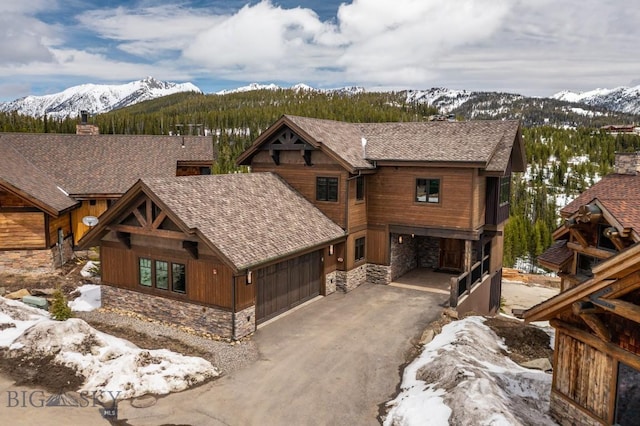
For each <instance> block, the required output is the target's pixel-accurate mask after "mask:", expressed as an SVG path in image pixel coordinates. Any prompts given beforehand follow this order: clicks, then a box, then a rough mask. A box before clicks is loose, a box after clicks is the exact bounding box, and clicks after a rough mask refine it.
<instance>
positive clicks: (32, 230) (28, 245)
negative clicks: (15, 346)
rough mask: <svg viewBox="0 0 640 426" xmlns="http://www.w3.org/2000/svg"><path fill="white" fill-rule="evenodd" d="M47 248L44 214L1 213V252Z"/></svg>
mask: <svg viewBox="0 0 640 426" xmlns="http://www.w3.org/2000/svg"><path fill="white" fill-rule="evenodd" d="M37 248H47V247H46V232H45V214H44V213H43V212H14V213H10V212H5V213H0V250H7V249H37Z"/></svg>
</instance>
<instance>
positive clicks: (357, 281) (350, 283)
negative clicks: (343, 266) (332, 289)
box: [336, 263, 367, 293]
mask: <svg viewBox="0 0 640 426" xmlns="http://www.w3.org/2000/svg"><path fill="white" fill-rule="evenodd" d="M366 281H367V264H366V263H365V264H363V265H360V266H358V267H357V268H353V269H352V270H350V271H348V272H347V271H336V287H337V288H339V289H340V290H342V291H343V292H345V293H347V292H349V291H351V290H353V289H354V288H356V287H358V286H360V285H361V284H364V283H365V282H366Z"/></svg>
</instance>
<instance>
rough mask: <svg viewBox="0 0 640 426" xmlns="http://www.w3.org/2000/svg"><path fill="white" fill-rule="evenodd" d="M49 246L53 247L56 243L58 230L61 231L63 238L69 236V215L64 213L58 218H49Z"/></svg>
mask: <svg viewBox="0 0 640 426" xmlns="http://www.w3.org/2000/svg"><path fill="white" fill-rule="evenodd" d="M48 222H49V246H50V247H53V246H55V245H56V243H57V242H58V228H60V229H62V232H63V233H64V237H65V238H67V237H68V236H69V234H71V213H65V214H63V215H61V216H58V217H52V216H49V218H48Z"/></svg>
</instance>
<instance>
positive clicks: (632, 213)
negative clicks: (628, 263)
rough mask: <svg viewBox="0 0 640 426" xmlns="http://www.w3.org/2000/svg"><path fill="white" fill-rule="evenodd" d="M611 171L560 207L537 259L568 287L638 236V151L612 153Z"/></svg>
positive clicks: (563, 288)
mask: <svg viewBox="0 0 640 426" xmlns="http://www.w3.org/2000/svg"><path fill="white" fill-rule="evenodd" d="M615 163H616V165H615V173H613V174H610V175H607V176H605V177H603V178H602V179H601V180H600V181H599V182H597V183H596V184H595V185H593V186H592V187H591V188H589V189H587V190H586V191H584V192H583V193H582V194H580V196H578V197H577V198H576V199H575V200H573V201H572V202H571V203H569V204H568V205H567V206H566V207H564V208H563V209H562V210H560V216H561V218H562V220H563V224H562V225H561V226H560V227H559V228H558V229H557V230H556V231H555V232H554V234H553V237H554V240H555V242H554V244H553V245H552V246H551V247H550V248H549V249H548V250H547V251H545V252H544V253H543V254H542V255H541V256H539V257H538V263H539V264H540V265H542V266H544V267H545V268H547V269H550V270H552V271H555V272H557V273H558V275H559V276H560V278H561V289H562V290H567V289H569V288H571V287H574V286H576V285H577V284H580V283H582V282H584V281H586V280H587V279H589V278H591V276H592V271H591V270H592V268H593V267H594V266H595V265H597V264H598V263H600V262H602V261H604V260H606V259H608V258H610V257H612V256H615V255H616V254H617V253H619V252H620V251H622V250H624V249H625V248H627V247H629V246H630V245H633V244H635V243H637V242H639V241H640V155H638V154H636V153H616V160H615Z"/></svg>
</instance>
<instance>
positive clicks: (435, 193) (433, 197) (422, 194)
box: [416, 179, 440, 204]
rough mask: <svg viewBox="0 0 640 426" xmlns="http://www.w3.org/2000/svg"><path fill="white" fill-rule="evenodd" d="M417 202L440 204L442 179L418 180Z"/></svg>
mask: <svg viewBox="0 0 640 426" xmlns="http://www.w3.org/2000/svg"><path fill="white" fill-rule="evenodd" d="M416 202H417V203H433V204H437V203H439V202H440V179H416Z"/></svg>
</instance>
